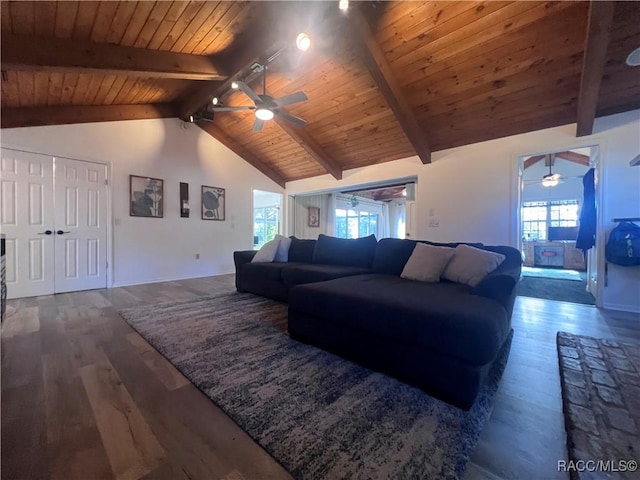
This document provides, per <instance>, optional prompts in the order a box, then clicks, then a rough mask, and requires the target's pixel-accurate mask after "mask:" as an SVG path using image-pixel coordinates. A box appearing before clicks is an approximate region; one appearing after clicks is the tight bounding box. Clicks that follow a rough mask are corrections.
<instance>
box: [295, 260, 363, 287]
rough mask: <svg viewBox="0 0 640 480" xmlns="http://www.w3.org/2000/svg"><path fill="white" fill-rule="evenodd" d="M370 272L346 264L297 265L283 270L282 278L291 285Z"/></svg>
mask: <svg viewBox="0 0 640 480" xmlns="http://www.w3.org/2000/svg"><path fill="white" fill-rule="evenodd" d="M363 273H370V270H369V269H367V268H360V267H348V266H344V265H315V264H307V265H304V264H302V265H297V266H295V267H292V268H287V269H285V270H283V271H282V280H283V281H284V282H285V283H286V284H288V285H290V286H293V285H302V284H304V283H312V282H324V281H325V280H332V279H334V278H340V277H348V276H351V275H360V274H363Z"/></svg>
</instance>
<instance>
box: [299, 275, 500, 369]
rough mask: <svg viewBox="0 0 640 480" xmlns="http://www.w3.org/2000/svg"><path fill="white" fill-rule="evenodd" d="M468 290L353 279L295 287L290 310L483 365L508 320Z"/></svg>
mask: <svg viewBox="0 0 640 480" xmlns="http://www.w3.org/2000/svg"><path fill="white" fill-rule="evenodd" d="M471 291H472V288H471V287H469V286H468V285H463V284H460V283H424V282H417V281H413V280H406V279H403V278H399V277H396V276H392V275H380V274H367V275H357V276H353V277H346V278H339V279H336V280H331V281H327V282H321V283H313V284H308V285H299V286H296V287H293V288H292V289H291V290H290V292H289V310H290V311H294V310H295V311H301V312H306V313H309V314H310V315H313V316H315V317H318V318H322V319H324V320H325V321H326V322H328V323H333V324H336V325H345V326H348V327H350V328H355V329H360V330H364V331H367V332H370V333H373V334H376V335H380V336H382V337H384V338H388V339H389V341H397V342H401V343H405V344H407V345H414V346H418V347H420V348H425V349H431V350H435V351H437V352H441V353H443V354H448V355H451V356H454V357H458V358H460V359H463V360H464V361H467V362H469V363H471V364H473V365H485V364H486V363H488V362H490V361H492V360H493V359H494V358H495V356H496V354H497V352H498V350H499V348H500V347H501V346H502V344H503V343H504V341H505V340H506V338H507V335H508V333H509V330H510V325H509V319H508V318H507V312H506V310H505V309H504V307H503V306H502V305H501V304H499V303H498V302H496V301H494V300H490V299H488V298H485V297H482V296H478V295H472V294H471ZM416 367H417V368H428V365H421V366H416Z"/></svg>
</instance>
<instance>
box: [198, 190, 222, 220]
mask: <svg viewBox="0 0 640 480" xmlns="http://www.w3.org/2000/svg"><path fill="white" fill-rule="evenodd" d="M225 203H226V202H225V192H224V188H218V187H207V186H206V185H202V219H203V220H224V208H225Z"/></svg>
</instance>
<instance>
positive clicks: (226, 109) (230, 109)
mask: <svg viewBox="0 0 640 480" xmlns="http://www.w3.org/2000/svg"><path fill="white" fill-rule="evenodd" d="M255 109H256V107H254V106H251V107H249V106H246V107H213V106H212V107H211V110H212V111H214V112H236V111H239V110H255Z"/></svg>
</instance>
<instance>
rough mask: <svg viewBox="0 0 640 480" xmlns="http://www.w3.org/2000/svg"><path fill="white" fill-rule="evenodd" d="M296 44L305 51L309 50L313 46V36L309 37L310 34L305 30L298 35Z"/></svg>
mask: <svg viewBox="0 0 640 480" xmlns="http://www.w3.org/2000/svg"><path fill="white" fill-rule="evenodd" d="M296 46H297V47H298V48H299V49H300V50H302V51H303V52H306V51H307V50H309V47H310V46H311V38H309V35H307V34H306V33H304V32H302V33H301V34H299V35H298V36H297V37H296Z"/></svg>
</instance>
